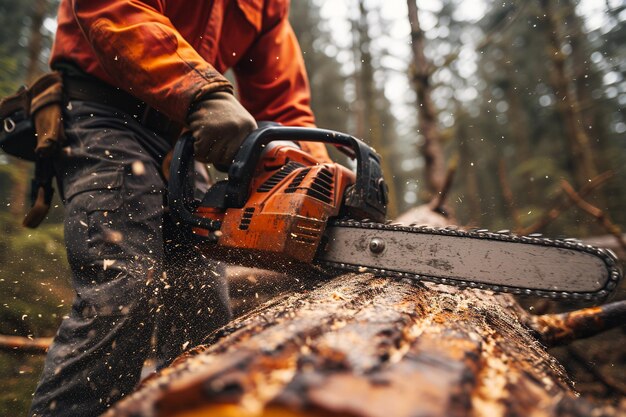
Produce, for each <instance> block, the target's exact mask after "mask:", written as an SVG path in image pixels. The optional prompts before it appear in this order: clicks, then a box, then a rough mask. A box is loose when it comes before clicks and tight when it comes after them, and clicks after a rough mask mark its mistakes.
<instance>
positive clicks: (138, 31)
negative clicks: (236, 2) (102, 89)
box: [71, 0, 232, 123]
mask: <svg viewBox="0 0 626 417" xmlns="http://www.w3.org/2000/svg"><path fill="white" fill-rule="evenodd" d="M71 1H72V7H73V11H74V16H75V19H76V21H77V22H78V24H79V26H80V28H81V30H82V32H83V35H84V36H85V37H86V38H87V39H88V40H89V41H90V43H91V45H92V48H93V50H94V53H95V54H96V56H97V57H98V60H99V62H100V65H101V66H102V67H103V69H104V70H105V71H106V72H107V74H108V75H109V76H110V77H111V79H113V80H114V81H115V83H116V84H117V87H120V88H122V89H124V90H126V91H128V92H129V93H131V94H133V95H134V96H135V97H137V98H139V99H141V100H143V101H145V102H146V103H148V104H149V105H150V106H152V107H154V108H156V109H158V110H159V111H161V112H163V113H164V114H166V115H167V116H168V117H170V118H171V119H173V120H176V121H178V122H181V123H183V122H184V121H185V118H186V116H187V112H188V110H189V107H190V105H191V103H192V102H193V101H194V100H195V99H196V98H198V97H199V96H201V95H205V94H209V93H212V92H215V91H232V85H231V84H230V83H229V82H228V80H226V78H224V77H223V76H222V75H221V74H220V73H219V72H218V71H216V70H215V68H213V66H211V65H210V64H209V63H207V62H206V61H205V60H204V59H202V57H201V56H200V55H199V54H198V53H197V52H196V51H195V50H194V48H193V47H192V46H191V45H190V44H189V43H188V42H187V41H185V39H184V38H183V37H182V36H181V35H180V33H178V31H177V30H176V29H175V28H174V26H173V25H172V23H171V22H170V20H169V19H168V18H167V17H165V16H164V14H163V13H164V9H165V6H164V2H165V0H143V1H139V0H135V1H127V0H71Z"/></svg>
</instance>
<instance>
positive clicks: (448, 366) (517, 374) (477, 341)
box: [107, 274, 616, 417]
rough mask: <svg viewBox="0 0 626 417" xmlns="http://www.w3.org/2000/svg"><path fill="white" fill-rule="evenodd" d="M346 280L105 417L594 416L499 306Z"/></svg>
mask: <svg viewBox="0 0 626 417" xmlns="http://www.w3.org/2000/svg"><path fill="white" fill-rule="evenodd" d="M430 287H432V286H430V285H429V286H428V287H426V286H422V285H419V284H416V283H415V282H410V281H399V280H394V279H387V278H377V277H373V276H372V275H369V274H349V275H344V276H340V277H337V278H335V279H333V280H330V281H327V282H323V283H321V284H319V285H317V286H316V287H315V288H313V289H311V290H308V291H302V292H300V293H292V294H290V295H286V296H282V297H279V298H277V299H274V300H271V301H269V302H267V303H265V304H264V305H262V306H261V307H259V308H258V309H256V310H254V311H252V312H249V313H247V314H246V315H244V316H242V317H240V318H238V319H236V320H234V321H233V322H231V323H230V324H229V325H227V326H226V327H224V328H223V329H221V330H219V331H218V332H216V333H214V334H212V335H211V336H210V337H209V338H208V339H207V340H206V342H207V344H206V345H202V346H199V347H197V348H195V349H193V350H192V351H191V352H190V353H188V354H186V355H184V356H182V357H181V358H179V359H177V361H176V362H175V363H174V364H173V365H172V366H171V367H170V368H167V369H165V370H163V371H162V372H161V373H160V374H158V375H155V376H153V377H152V378H149V379H148V380H146V381H144V383H143V384H142V386H140V387H139V389H138V390H137V391H136V393H134V394H132V395H131V396H129V397H127V398H126V399H125V400H123V401H122V402H120V403H119V404H118V405H117V406H115V407H114V408H113V409H112V410H110V412H109V413H108V414H107V415H109V416H133V417H140V416H141V417H151V416H179V417H180V416H187V417H189V416H204V415H206V416H209V415H210V416H244V417H246V416H282V417H287V416H309V417H312V416H344V417H346V416H353V417H389V416H398V417H404V416H406V417H409V416H412V417H416V416H451V417H454V416H489V417H499V416H507V417H515V416H533V417H543V416H592V415H593V416H601V415H606V416H609V415H616V414H615V413H614V412H613V411H611V410H600V409H597V408H596V409H593V408H592V407H591V406H590V405H589V403H587V402H586V401H585V400H583V399H580V398H578V397H577V394H576V393H575V391H574V389H573V387H572V384H571V382H570V381H569V380H568V378H567V377H566V375H565V373H564V371H563V368H562V367H561V366H560V365H559V364H558V363H557V362H556V360H555V359H554V358H553V357H552V356H551V355H549V354H548V353H547V352H546V350H545V348H544V347H543V346H542V345H541V344H540V343H539V342H538V341H537V339H535V338H534V337H533V336H532V334H531V332H530V331H529V330H528V329H527V328H526V327H524V326H523V325H522V324H521V321H520V320H519V318H520V316H521V315H523V314H525V313H524V312H523V311H522V310H521V309H520V308H519V306H518V305H517V303H515V301H514V300H513V299H512V298H511V297H509V296H506V295H494V294H491V293H489V292H480V291H474V290H465V291H457V290H455V289H452V288H447V287H437V291H435V290H433V289H432V288H430Z"/></svg>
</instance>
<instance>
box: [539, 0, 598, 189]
mask: <svg viewBox="0 0 626 417" xmlns="http://www.w3.org/2000/svg"><path fill="white" fill-rule="evenodd" d="M540 3H541V8H542V11H543V13H544V19H545V21H546V25H547V26H546V28H547V33H548V45H547V48H548V53H549V58H550V59H551V61H552V70H551V71H550V83H551V85H552V89H553V91H554V95H555V96H556V100H557V104H556V107H557V111H558V114H559V116H560V117H561V119H562V120H563V125H564V130H565V134H566V135H567V140H568V143H569V147H570V153H571V158H572V162H573V163H572V168H573V169H574V171H575V176H576V185H577V187H578V188H580V187H581V186H582V185H584V184H586V183H587V182H588V181H589V180H590V179H591V178H593V177H595V176H596V175H597V170H596V167H595V162H594V159H593V158H594V152H593V147H592V146H591V140H590V139H589V135H587V132H586V130H585V127H584V126H583V125H582V122H583V117H582V114H581V111H580V103H579V102H578V98H577V96H576V89H575V88H574V86H573V85H572V81H571V80H572V74H571V73H570V72H571V71H569V69H568V67H567V66H566V62H565V61H566V57H565V55H564V53H563V52H562V50H561V48H562V46H563V40H562V39H563V34H562V31H563V22H562V19H561V16H560V11H559V9H558V8H557V6H556V4H555V2H554V0H541V2H540Z"/></svg>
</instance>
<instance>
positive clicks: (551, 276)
mask: <svg viewBox="0 0 626 417" xmlns="http://www.w3.org/2000/svg"><path fill="white" fill-rule="evenodd" d="M326 239H327V242H326V244H325V245H322V246H323V247H321V248H320V251H319V252H318V254H317V256H316V262H317V263H318V264H319V265H321V266H323V267H328V268H333V269H339V270H344V271H355V272H361V273H365V272H371V273H374V274H377V275H385V276H393V277H397V278H406V279H412V280H418V281H429V282H433V283H436V284H445V285H453V286H456V287H460V288H477V289H483V290H491V291H496V292H504V293H511V294H516V295H527V296H539V297H544V298H551V299H569V300H584V301H600V300H604V299H606V298H607V297H608V296H609V294H610V293H611V292H612V291H613V290H614V289H615V288H616V287H617V285H618V283H619V281H620V279H621V276H622V273H621V271H620V269H619V267H618V265H617V258H616V256H615V254H614V253H613V252H612V251H610V250H608V249H601V248H596V247H593V246H589V245H585V244H583V243H581V242H579V241H576V240H573V239H564V240H560V239H549V238H545V237H541V236H540V235H532V236H517V235H514V234H511V233H509V232H508V231H502V232H489V231H487V230H484V229H479V230H472V231H465V230H460V229H458V228H455V227H446V228H435V227H429V226H418V227H415V226H404V225H399V224H389V223H387V224H381V223H375V222H362V221H356V220H335V221H331V222H330V223H329V225H328V228H327V231H326ZM546 278H547V281H549V283H545V282H544V280H546Z"/></svg>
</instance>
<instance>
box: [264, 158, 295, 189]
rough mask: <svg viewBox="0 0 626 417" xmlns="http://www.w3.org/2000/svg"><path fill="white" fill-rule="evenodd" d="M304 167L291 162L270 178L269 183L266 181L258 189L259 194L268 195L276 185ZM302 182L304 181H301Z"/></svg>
mask: <svg viewBox="0 0 626 417" xmlns="http://www.w3.org/2000/svg"><path fill="white" fill-rule="evenodd" d="M303 166H304V165H302V164H299V163H297V162H293V161H291V162H289V163H287V164H285V165H283V166H282V168H281V169H279V170H278V171H277V172H276V173H275V174H274V175H272V176H271V177H269V178H268V179H267V181H265V182H264V183H263V184H261V186H260V187H259V188H257V192H259V193H267V192H269V191H271V189H272V188H274V187H276V185H278V184H280V182H281V181H282V180H284V179H285V177H287V175H289V174H291V173H292V172H293V171H295V170H296V169H298V168H302V167H303ZM301 181H302V180H301Z"/></svg>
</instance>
